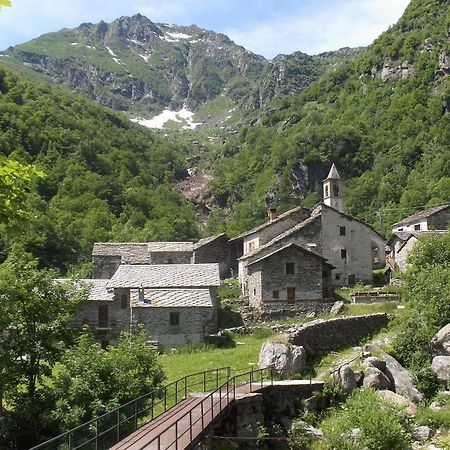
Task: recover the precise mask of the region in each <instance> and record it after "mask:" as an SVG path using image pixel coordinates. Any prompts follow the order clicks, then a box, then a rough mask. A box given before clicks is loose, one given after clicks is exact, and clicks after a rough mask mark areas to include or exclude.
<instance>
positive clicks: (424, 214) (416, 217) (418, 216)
mask: <svg viewBox="0 0 450 450" xmlns="http://www.w3.org/2000/svg"><path fill="white" fill-rule="evenodd" d="M447 208H450V203H445V204H443V205H439V206H435V207H433V208H430V209H426V210H424V211H419V212H416V213H414V214H411V215H410V216H408V217H406V218H404V219H403V220H401V221H400V222H397V223H394V225H392V226H393V227H399V226H402V225H409V224H411V223H414V222H418V221H420V220H422V219H427V218H428V217H431V216H432V215H434V214H436V213H438V212H441V211H444V210H446V209H447Z"/></svg>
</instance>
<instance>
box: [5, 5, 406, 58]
mask: <svg viewBox="0 0 450 450" xmlns="http://www.w3.org/2000/svg"><path fill="white" fill-rule="evenodd" d="M11 3H12V7H3V8H2V9H1V11H0V50H4V49H6V48H7V47H9V46H10V45H16V44H20V43H22V42H26V41H28V40H30V39H33V38H35V37H38V36H40V35H41V34H44V33H48V32H51V31H58V30H60V29H61V28H75V27H77V26H78V25H80V24H81V23H83V22H91V23H97V22H99V21H100V20H104V21H105V22H111V21H113V20H114V19H117V18H118V17H121V16H131V15H134V14H137V13H141V14H143V15H145V16H147V17H148V18H149V19H150V20H152V21H153V22H162V23H171V24H177V25H192V24H195V25H198V26H199V27H201V28H206V29H209V30H213V31H216V32H220V33H224V34H226V35H227V36H229V37H230V39H232V40H233V41H235V42H236V43H237V44H240V45H243V46H244V47H245V48H246V49H247V50H250V51H252V52H254V53H257V54H260V55H263V56H265V57H266V58H273V57H274V56H276V55H277V54H280V53H285V54H288V53H292V52H294V51H298V50H299V51H302V52H305V53H308V54H311V55H312V54H317V53H321V52H324V51H330V50H337V49H339V48H342V47H358V46H366V45H369V44H370V43H371V42H372V41H373V40H374V39H375V38H376V37H377V36H378V35H379V34H380V33H382V32H383V31H385V30H387V29H388V28H389V26H390V25H392V24H394V23H395V22H396V21H397V20H398V19H399V18H400V16H401V15H402V13H403V12H404V10H405V8H406V6H407V5H408V3H409V0H11Z"/></svg>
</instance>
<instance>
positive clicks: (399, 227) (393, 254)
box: [387, 203, 450, 272]
mask: <svg viewBox="0 0 450 450" xmlns="http://www.w3.org/2000/svg"><path fill="white" fill-rule="evenodd" d="M449 226H450V203H446V204H443V205H439V206H435V207H433V208H430V209H427V210H424V211H419V212H417V213H415V214H412V215H411V216H408V217H406V218H405V219H403V220H401V221H400V222H397V223H395V224H394V225H392V236H391V237H390V239H389V241H388V242H387V245H388V247H389V252H390V253H389V266H390V267H391V269H393V270H394V269H399V270H400V271H401V272H403V271H405V270H406V266H407V260H408V256H409V254H410V252H411V250H412V249H413V248H414V246H415V244H416V243H417V241H418V240H419V239H420V238H421V237H423V236H428V235H430V234H440V233H446V232H447V229H448V227H449Z"/></svg>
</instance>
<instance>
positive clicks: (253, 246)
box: [248, 241, 255, 253]
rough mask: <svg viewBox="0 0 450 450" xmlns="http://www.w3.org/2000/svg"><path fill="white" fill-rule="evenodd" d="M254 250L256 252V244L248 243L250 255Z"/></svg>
mask: <svg viewBox="0 0 450 450" xmlns="http://www.w3.org/2000/svg"><path fill="white" fill-rule="evenodd" d="M253 250H255V243H254V242H253V241H252V242H249V243H248V251H249V253H250V252H252V251H253Z"/></svg>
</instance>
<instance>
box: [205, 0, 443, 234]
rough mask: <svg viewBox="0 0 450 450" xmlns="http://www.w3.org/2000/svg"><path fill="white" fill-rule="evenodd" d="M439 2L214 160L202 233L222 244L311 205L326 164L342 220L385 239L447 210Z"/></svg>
mask: <svg viewBox="0 0 450 450" xmlns="http://www.w3.org/2000/svg"><path fill="white" fill-rule="evenodd" d="M449 25H450V2H449V1H448V0H412V1H411V3H410V4H409V6H408V7H407V9H406V11H405V13H404V15H403V16H402V18H401V19H400V20H399V21H398V23H397V24H396V25H394V26H392V27H391V28H390V29H389V30H388V31H386V32H384V33H383V34H382V35H381V36H380V37H379V38H378V39H377V40H376V41H375V42H374V43H373V44H372V45H371V46H370V47H369V48H367V49H366V50H364V51H363V52H362V53H360V54H359V55H358V56H357V57H356V59H355V60H354V61H353V62H350V63H347V64H341V65H339V66H337V67H336V68H335V69H334V70H331V71H329V72H328V73H327V74H325V75H324V76H323V77H321V78H320V79H319V80H317V81H316V82H315V83H313V84H311V85H310V86H309V87H308V88H307V89H306V90H305V91H303V92H301V93H300V94H298V95H295V96H289V97H284V98H281V99H278V100H275V101H274V102H272V103H271V104H269V105H267V107H265V108H264V109H263V110H262V112H261V114H260V117H259V121H258V122H257V123H256V124H255V125H253V126H249V127H243V128H242V129H241V131H240V133H239V135H238V136H236V137H233V138H232V139H231V140H229V142H228V143H227V145H226V146H225V147H224V148H223V149H221V150H220V151H218V152H217V154H216V159H215V161H214V163H213V166H214V173H213V176H214V178H213V181H212V184H211V190H210V195H211V196H212V198H213V199H214V200H215V201H216V202H217V203H218V204H220V205H221V209H218V210H216V211H215V212H214V213H213V214H212V215H211V217H210V223H209V225H208V226H209V228H210V229H211V231H213V230H224V231H227V232H228V233H229V234H231V235H233V234H236V233H239V232H241V231H242V230H245V229H246V228H249V227H251V226H254V225H255V223H259V222H261V221H263V220H264V218H265V213H266V210H267V207H268V206H272V207H278V208H279V209H280V210H281V211H283V210H286V209H288V208H289V207H291V206H293V205H297V204H299V203H302V204H304V205H305V206H311V205H312V204H314V203H315V202H317V201H319V199H320V198H321V180H322V179H323V178H324V177H325V176H326V174H327V170H329V167H330V166H331V163H332V162H335V163H336V164H337V166H338V168H339V170H340V173H341V175H343V176H344V178H345V179H346V180H347V183H346V201H347V211H348V212H349V213H350V214H353V215H356V216H358V217H360V218H362V219H364V220H365V221H367V222H369V223H372V224H374V225H375V226H376V227H377V228H378V229H379V230H380V231H384V232H388V230H389V225H390V224H391V223H393V222H395V221H397V220H398V219H400V218H401V217H404V216H407V215H408V214H409V213H411V212H413V211H414V210H415V209H414V208H421V207H424V206H431V205H435V204H439V203H441V202H444V201H449V200H450V147H449V145H450V144H449V143H450V77H449V75H450V31H449V30H450V28H449Z"/></svg>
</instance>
